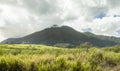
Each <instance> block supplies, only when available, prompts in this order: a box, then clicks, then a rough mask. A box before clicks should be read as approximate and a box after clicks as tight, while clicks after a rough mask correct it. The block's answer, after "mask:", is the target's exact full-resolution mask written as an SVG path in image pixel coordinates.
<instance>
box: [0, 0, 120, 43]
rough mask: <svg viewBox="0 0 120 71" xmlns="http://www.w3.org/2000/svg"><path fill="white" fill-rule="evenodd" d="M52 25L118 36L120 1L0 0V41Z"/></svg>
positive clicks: (119, 31) (119, 33) (119, 32)
mask: <svg viewBox="0 0 120 71" xmlns="http://www.w3.org/2000/svg"><path fill="white" fill-rule="evenodd" d="M54 24H56V25H60V26H61V25H68V26H70V27H73V28H74V29H76V30H77V31H80V32H86V31H87V32H92V33H94V34H97V35H106V36H116V37H120V0H0V41H2V40H4V39H6V38H17V37H23V36H25V35H28V34H30V33H33V32H36V31H40V30H43V29H45V28H47V27H50V26H52V25H54Z"/></svg>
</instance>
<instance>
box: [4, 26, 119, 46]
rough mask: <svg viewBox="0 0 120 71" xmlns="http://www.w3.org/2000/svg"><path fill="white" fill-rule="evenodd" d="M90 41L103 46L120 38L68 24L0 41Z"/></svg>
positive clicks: (30, 42) (50, 42)
mask: <svg viewBox="0 0 120 71" xmlns="http://www.w3.org/2000/svg"><path fill="white" fill-rule="evenodd" d="M85 42H90V43H91V44H92V45H93V46H98V47H104V46H113V45H116V44H120V38H116V37H108V36H101V35H95V34H92V33H89V32H86V33H81V32H78V31H76V30H74V29H73V28H71V27H68V26H62V27H56V26H54V27H51V28H47V29H44V30H42V31H38V32H35V33H32V34H30V35H27V36H24V37H21V38H9V39H6V40H4V41H2V43H10V44H21V43H24V44H25V43H26V44H45V45H52V46H54V45H63V44H64V45H66V46H69V47H75V46H78V45H80V44H82V43H85Z"/></svg>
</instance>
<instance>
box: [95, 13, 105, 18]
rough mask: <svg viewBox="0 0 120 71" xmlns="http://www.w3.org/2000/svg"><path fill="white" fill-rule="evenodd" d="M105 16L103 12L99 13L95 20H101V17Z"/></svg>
mask: <svg viewBox="0 0 120 71" xmlns="http://www.w3.org/2000/svg"><path fill="white" fill-rule="evenodd" d="M105 16H106V14H105V13H104V12H101V13H99V14H98V15H97V16H96V17H95V18H99V19H102V18H103V17H105Z"/></svg>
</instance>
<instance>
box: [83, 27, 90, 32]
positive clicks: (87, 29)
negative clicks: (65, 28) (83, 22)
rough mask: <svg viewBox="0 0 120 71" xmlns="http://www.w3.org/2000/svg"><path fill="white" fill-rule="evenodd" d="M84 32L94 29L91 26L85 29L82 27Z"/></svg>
mask: <svg viewBox="0 0 120 71" xmlns="http://www.w3.org/2000/svg"><path fill="white" fill-rule="evenodd" d="M82 30H83V31H84V32H92V29H91V28H85V29H82Z"/></svg>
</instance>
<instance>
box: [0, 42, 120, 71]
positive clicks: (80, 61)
mask: <svg viewBox="0 0 120 71" xmlns="http://www.w3.org/2000/svg"><path fill="white" fill-rule="evenodd" d="M117 47H119V46H117ZM114 49H115V48H114V47H109V48H94V47H91V48H89V49H87V50H86V48H71V49H68V48H57V47H51V46H44V45H27V44H26V45H23V44H22V45H17V44H16V45H15V44H14V45H7V44H4V45H3V44H1V45H0V71H120V53H119V52H116V51H114ZM116 49H117V48H116Z"/></svg>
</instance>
